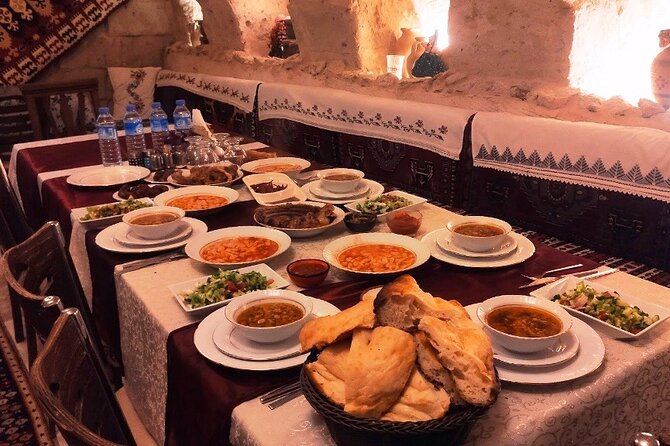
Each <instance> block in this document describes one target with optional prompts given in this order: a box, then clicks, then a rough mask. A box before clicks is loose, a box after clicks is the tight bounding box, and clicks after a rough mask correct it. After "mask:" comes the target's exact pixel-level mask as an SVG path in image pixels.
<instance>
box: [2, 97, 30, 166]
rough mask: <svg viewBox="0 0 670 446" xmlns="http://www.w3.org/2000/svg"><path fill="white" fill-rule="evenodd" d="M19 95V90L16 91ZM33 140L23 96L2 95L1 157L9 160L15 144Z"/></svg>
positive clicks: (4, 160) (28, 114)
mask: <svg viewBox="0 0 670 446" xmlns="http://www.w3.org/2000/svg"><path fill="white" fill-rule="evenodd" d="M16 90H17V91H16V93H18V89H16ZM32 140H33V130H32V127H31V125H30V113H28V105H27V104H26V100H25V99H24V98H23V96H20V95H17V94H9V95H4V94H0V156H1V157H2V161H3V162H6V161H7V160H9V154H10V153H11V150H12V146H14V144H17V143H20V142H26V141H32Z"/></svg>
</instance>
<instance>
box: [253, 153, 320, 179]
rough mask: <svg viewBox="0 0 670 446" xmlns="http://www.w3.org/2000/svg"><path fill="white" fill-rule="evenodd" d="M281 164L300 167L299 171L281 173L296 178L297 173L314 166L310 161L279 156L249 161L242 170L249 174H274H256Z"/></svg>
mask: <svg viewBox="0 0 670 446" xmlns="http://www.w3.org/2000/svg"><path fill="white" fill-rule="evenodd" d="M279 164H291V165H296V166H299V167H298V169H295V170H289V171H281V172H280V173H284V174H286V175H288V176H294V175H296V174H297V173H299V172H302V171H303V170H305V169H307V168H308V167H309V166H311V165H312V163H311V162H310V161H308V160H306V159H303V158H297V157H294V156H279V157H277V158H264V159H260V160H255V161H249V162H248V163H244V164H242V165H241V166H240V168H241V169H242V170H243V171H245V172H247V173H274V172H256V170H257V169H259V168H265V167H269V166H275V165H279Z"/></svg>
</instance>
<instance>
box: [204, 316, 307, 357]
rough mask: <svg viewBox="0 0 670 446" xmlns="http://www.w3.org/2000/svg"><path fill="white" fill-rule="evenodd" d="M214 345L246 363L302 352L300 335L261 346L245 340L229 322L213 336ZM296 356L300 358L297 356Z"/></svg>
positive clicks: (224, 323)
mask: <svg viewBox="0 0 670 446" xmlns="http://www.w3.org/2000/svg"><path fill="white" fill-rule="evenodd" d="M212 340H213V341H214V345H216V348H218V349H219V350H220V351H221V352H222V353H223V354H225V355H227V356H230V357H232V358H237V359H242V360H245V361H272V360H276V359H277V358H280V357H283V356H287V355H292V354H294V353H298V352H299V351H300V341H299V340H298V333H296V334H295V335H293V336H291V337H290V338H288V339H284V340H283V341H280V342H274V343H272V344H260V343H258V342H254V341H251V340H249V339H248V338H245V337H244V336H243V335H241V334H240V331H239V330H237V328H236V327H234V326H233V324H231V323H230V322H228V321H225V322H222V323H221V324H219V326H218V327H216V329H215V330H214V334H213V335H212ZM295 356H299V355H298V354H296V355H295Z"/></svg>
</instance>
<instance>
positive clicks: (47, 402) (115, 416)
mask: <svg viewBox="0 0 670 446" xmlns="http://www.w3.org/2000/svg"><path fill="white" fill-rule="evenodd" d="M47 304H48V305H53V304H54V301H53V300H52V301H47ZM30 376H31V379H32V385H33V392H34V393H35V395H36V397H37V399H38V400H39V402H40V403H41V406H42V407H43V409H44V411H45V412H46V413H47V414H48V415H49V416H50V417H51V419H52V420H53V421H54V422H55V424H56V426H58V429H59V430H60V432H61V434H62V435H63V438H65V440H66V441H67V443H68V444H69V445H70V446H79V445H86V446H113V445H135V444H136V442H135V439H134V438H133V434H132V433H131V430H130V428H129V426H128V422H127V421H126V418H125V417H124V414H123V411H122V410H121V407H120V406H119V402H118V401H117V399H116V397H115V396H114V389H113V388H112V385H111V383H110V382H109V380H108V379H107V375H106V374H105V371H104V366H103V365H102V362H101V360H100V356H99V354H98V351H97V350H96V346H95V343H94V342H92V337H91V335H90V334H89V332H88V331H87V329H86V324H85V323H84V321H83V319H82V318H81V314H80V312H79V311H78V310H77V309H76V308H68V309H65V310H63V311H62V312H61V314H60V316H59V318H58V319H57V320H56V322H55V324H54V326H53V329H52V330H51V333H50V334H49V337H48V339H47V341H46V343H45V344H44V348H43V349H42V351H41V352H40V354H39V356H38V357H37V359H36V360H35V362H34V363H33V366H32V368H31V371H30Z"/></svg>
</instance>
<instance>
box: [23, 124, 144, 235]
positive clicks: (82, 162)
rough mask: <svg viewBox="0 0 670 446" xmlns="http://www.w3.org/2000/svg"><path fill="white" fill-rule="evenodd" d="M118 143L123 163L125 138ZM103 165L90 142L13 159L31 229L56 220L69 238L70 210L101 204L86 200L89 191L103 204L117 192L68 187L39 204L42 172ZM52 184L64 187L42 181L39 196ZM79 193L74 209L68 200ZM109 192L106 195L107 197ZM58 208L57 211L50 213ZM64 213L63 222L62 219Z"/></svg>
mask: <svg viewBox="0 0 670 446" xmlns="http://www.w3.org/2000/svg"><path fill="white" fill-rule="evenodd" d="M145 137H146V139H147V141H148V140H150V135H145ZM119 140H120V141H121V152H122V155H123V159H124V160H125V159H126V158H127V157H126V149H125V147H126V146H125V143H124V141H125V137H121V138H119ZM100 163H102V158H101V157H100V150H99V147H98V140H97V139H95V138H93V139H91V140H87V141H79V142H71V143H64V144H56V145H50V146H44V147H34V148H31V149H24V150H20V151H19V152H18V154H17V156H16V178H17V180H18V185H19V190H20V191H21V199H22V200H23V207H24V210H25V213H26V217H27V218H28V223H30V225H31V226H32V227H33V228H34V229H37V228H39V227H40V226H41V225H42V224H44V223H45V222H46V221H47V220H50V219H56V218H58V221H59V222H60V223H61V224H62V225H66V226H67V228H68V230H67V231H65V233H66V234H67V235H68V236H69V234H70V230H69V225H70V223H69V220H70V217H69V215H70V214H69V210H70V209H73V208H76V207H81V206H89V205H93V204H99V203H101V201H94V200H95V199H97V198H93V197H91V199H87V198H85V197H88V196H89V193H90V191H94V192H100V193H103V194H104V197H103V198H104V200H105V201H102V202H103V203H104V202H110V201H113V200H112V194H113V193H114V192H115V191H116V189H118V187H117V188H116V189H109V188H108V189H98V190H96V189H90V188H86V189H77V188H73V187H72V186H70V185H67V184H66V186H67V189H63V188H56V189H55V191H56V192H55V193H52V194H48V195H43V199H42V200H41V201H40V193H39V188H38V187H37V176H38V175H39V174H40V173H42V172H53V171H56V170H63V169H72V168H74V167H81V166H93V165H95V164H100ZM52 181H54V182H56V183H60V182H62V183H65V178H55V179H52V180H48V181H45V182H44V183H43V184H42V193H43V194H44V193H45V192H46V191H47V190H48V189H49V187H48V186H49V183H51V182H52ZM63 190H65V191H66V192H69V193H65V194H60V193H58V192H57V191H63ZM78 191H80V192H82V197H78V198H79V200H80V201H79V203H81V204H79V203H77V204H76V205H74V203H76V202H73V200H72V199H71V198H73V197H74V198H77V196H78V193H77V192H78ZM107 192H108V194H107ZM40 202H42V203H44V204H45V205H46V206H45V207H44V208H43V207H41V206H40V205H39V203H40ZM54 208H57V209H58V210H57V211H54V210H53V209H54ZM64 209H65V210H67V211H68V212H67V215H66V216H65V217H66V218H63V214H64V213H65V212H64V211H63V210H64Z"/></svg>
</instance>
